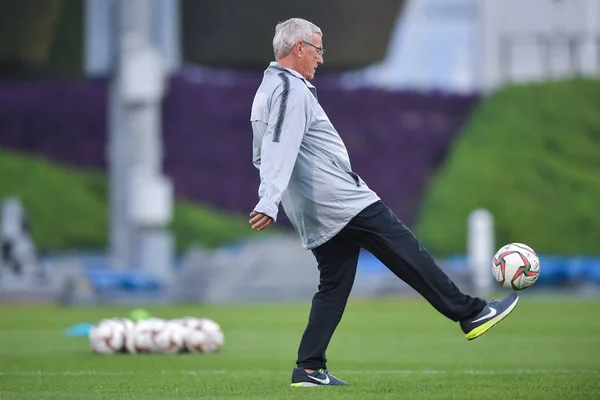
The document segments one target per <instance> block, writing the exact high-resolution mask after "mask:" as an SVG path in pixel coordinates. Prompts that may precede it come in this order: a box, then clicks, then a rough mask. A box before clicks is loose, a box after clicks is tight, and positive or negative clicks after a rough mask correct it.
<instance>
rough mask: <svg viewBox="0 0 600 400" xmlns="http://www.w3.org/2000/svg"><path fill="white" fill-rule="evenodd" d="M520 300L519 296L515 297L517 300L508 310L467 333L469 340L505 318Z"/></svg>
mask: <svg viewBox="0 0 600 400" xmlns="http://www.w3.org/2000/svg"><path fill="white" fill-rule="evenodd" d="M518 302H519V298H518V297H517V298H516V299H515V301H513V303H512V304H511V305H510V306H508V308H507V309H506V310H504V312H502V313H501V314H499V315H497V316H496V317H494V318H492V319H490V320H489V321H488V322H486V323H485V324H482V325H480V326H478V327H477V328H475V329H473V330H472V331H470V332H469V333H467V334H466V335H465V337H466V338H467V340H473V339H477V338H478V337H479V336H481V335H483V334H484V333H486V332H487V331H489V330H490V329H491V328H492V327H493V326H495V325H496V324H497V323H498V322H500V321H502V320H503V319H504V318H506V316H507V315H508V314H510V312H511V311H512V310H514V308H515V307H516V306H517V303H518Z"/></svg>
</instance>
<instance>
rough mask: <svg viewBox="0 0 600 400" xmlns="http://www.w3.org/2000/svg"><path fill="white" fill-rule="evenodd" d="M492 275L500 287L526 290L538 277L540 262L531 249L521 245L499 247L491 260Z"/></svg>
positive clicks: (512, 244)
mask: <svg viewBox="0 0 600 400" xmlns="http://www.w3.org/2000/svg"><path fill="white" fill-rule="evenodd" d="M492 274H493V275H494V278H495V279H496V281H497V282H498V283H499V284H500V286H502V287H505V288H509V289H513V290H523V289H527V288H529V287H531V286H533V284H534V283H535V282H536V281H537V279H538V277H539V275H540V260H539V258H538V256H537V254H535V251H533V249H532V248H531V247H529V246H527V245H525V244H523V243H510V244H507V245H506V246H503V247H501V248H500V249H499V250H498V251H497V252H496V254H495V255H494V259H493V260H492Z"/></svg>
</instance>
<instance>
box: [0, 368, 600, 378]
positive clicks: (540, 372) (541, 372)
mask: <svg viewBox="0 0 600 400" xmlns="http://www.w3.org/2000/svg"><path fill="white" fill-rule="evenodd" d="M337 372H338V373H339V374H340V375H342V374H347V375H358V374H360V375H442V374H446V375H522V374H528V375H556V374H558V375H561V374H563V375H564V374H587V375H595V374H598V371H597V370H567V369H507V370H463V371H445V370H379V371H378V370H375V371H358V370H339V371H337ZM256 374H264V375H270V374H286V375H287V374H289V371H268V370H263V371H251V370H239V371H235V370H234V371H226V370H197V371H167V370H161V371H155V372H153V371H143V372H140V371H118V372H117V371H115V372H111V371H58V372H57V371H14V372H0V375H1V376H82V375H99V376H125V375H142V376H143V375H149V376H155V375H192V376H196V375H256Z"/></svg>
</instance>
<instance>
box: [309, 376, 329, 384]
mask: <svg viewBox="0 0 600 400" xmlns="http://www.w3.org/2000/svg"><path fill="white" fill-rule="evenodd" d="M308 377H309V378H310V379H314V380H315V381H317V382H319V383H321V384H323V385H329V377H328V376H326V377H325V379H321V378H317V377H316V376H312V375H308Z"/></svg>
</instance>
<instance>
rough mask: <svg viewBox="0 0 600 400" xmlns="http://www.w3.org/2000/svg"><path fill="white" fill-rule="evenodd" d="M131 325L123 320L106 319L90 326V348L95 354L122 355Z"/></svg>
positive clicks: (128, 321)
mask: <svg viewBox="0 0 600 400" xmlns="http://www.w3.org/2000/svg"><path fill="white" fill-rule="evenodd" d="M132 326H133V323H132V322H131V321H130V320H127V319H124V318H107V319H103V320H101V321H99V322H98V323H97V324H95V325H94V326H92V328H91V329H90V332H89V334H88V338H89V343H90V348H91V349H92V351H93V352H94V353H96V354H114V353H124V352H126V351H127V349H126V341H127V337H128V335H129V334H130V329H131V328H132Z"/></svg>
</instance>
